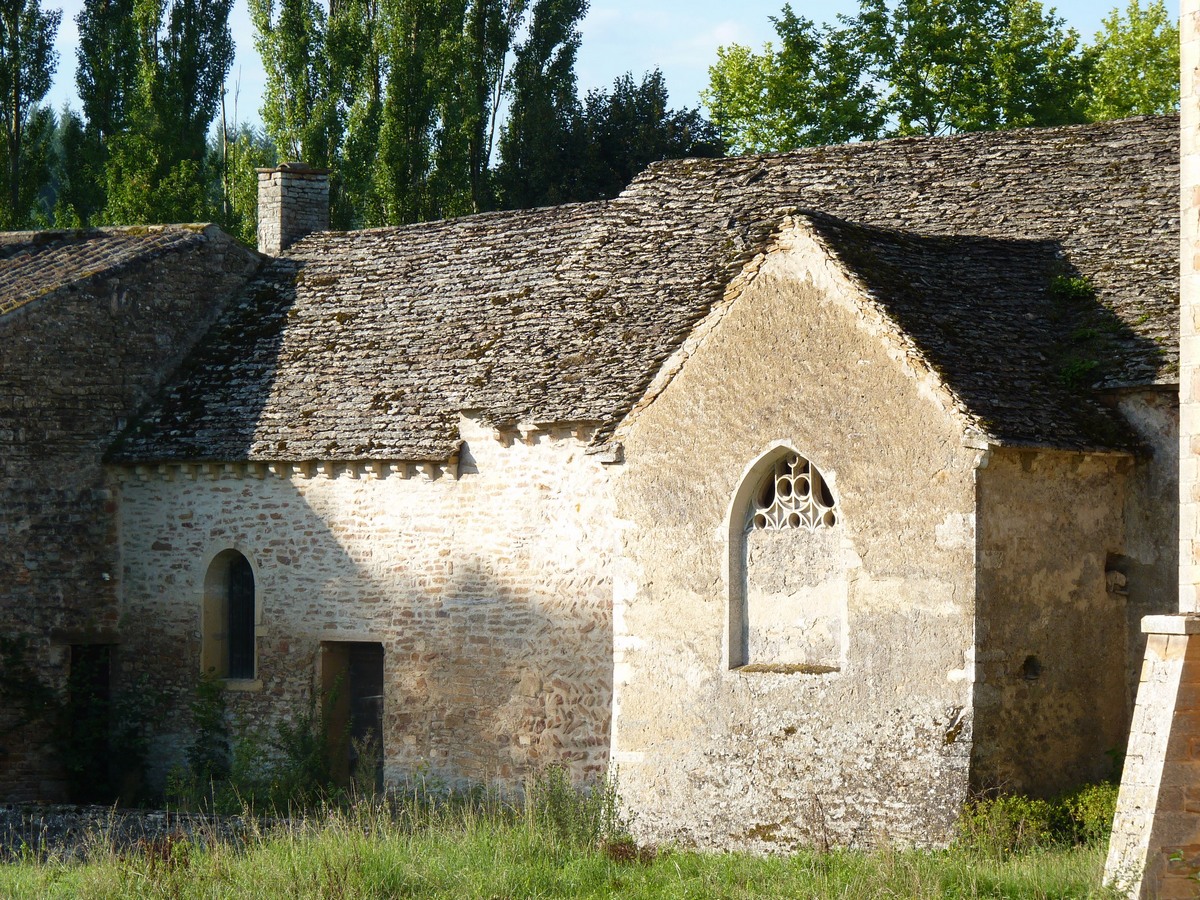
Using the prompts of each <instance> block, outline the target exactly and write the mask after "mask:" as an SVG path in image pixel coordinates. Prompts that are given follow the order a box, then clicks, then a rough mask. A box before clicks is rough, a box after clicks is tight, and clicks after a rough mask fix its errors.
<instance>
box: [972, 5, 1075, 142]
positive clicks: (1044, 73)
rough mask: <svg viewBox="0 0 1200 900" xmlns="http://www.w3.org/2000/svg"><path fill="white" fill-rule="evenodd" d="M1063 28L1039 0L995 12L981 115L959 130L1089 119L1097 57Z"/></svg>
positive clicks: (1061, 123)
mask: <svg viewBox="0 0 1200 900" xmlns="http://www.w3.org/2000/svg"><path fill="white" fill-rule="evenodd" d="M1063 26H1064V22H1063V20H1062V19H1061V18H1059V17H1058V16H1057V15H1056V14H1055V12H1054V10H1053V9H1050V10H1049V11H1046V10H1045V9H1044V8H1043V7H1042V4H1041V3H1039V2H1036V0H1008V2H1007V3H1005V4H1004V5H1003V6H1002V7H1001V8H1000V9H999V10H998V11H997V22H996V26H995V28H994V31H993V35H992V43H991V52H990V54H989V60H988V70H987V71H988V77H987V84H988V90H987V93H986V98H985V101H984V103H983V104H982V115H980V116H979V117H978V118H977V119H975V120H973V121H972V120H969V119H968V120H964V121H963V122H962V124H961V126H960V129H961V130H963V131H967V130H978V129H981V128H1020V127H1025V126H1033V125H1045V126H1048V125H1070V124H1076V123H1079V122H1084V121H1087V113H1086V105H1087V95H1088V81H1089V79H1090V78H1091V72H1092V67H1093V65H1094V63H1095V53H1094V52H1093V51H1092V50H1090V49H1089V48H1086V47H1083V46H1082V45H1081V44H1080V42H1079V35H1078V34H1077V33H1076V32H1075V30H1074V29H1065V30H1064V28H1063Z"/></svg>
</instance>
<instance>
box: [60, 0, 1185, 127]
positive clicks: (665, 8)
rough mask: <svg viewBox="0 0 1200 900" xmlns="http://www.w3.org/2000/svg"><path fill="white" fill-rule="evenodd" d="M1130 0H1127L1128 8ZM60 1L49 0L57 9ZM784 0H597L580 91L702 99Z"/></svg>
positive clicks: (250, 81)
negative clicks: (712, 76) (613, 89)
mask: <svg viewBox="0 0 1200 900" xmlns="http://www.w3.org/2000/svg"><path fill="white" fill-rule="evenodd" d="M60 2H61V8H62V10H63V20H62V25H61V27H60V28H59V33H58V38H57V41H56V44H57V47H58V52H59V64H58V73H57V75H56V77H55V81H54V87H53V88H51V91H50V94H49V95H48V97H47V100H48V102H49V103H50V104H51V105H53V106H54V107H55V108H61V107H62V106H63V104H65V103H70V104H71V105H72V106H74V107H75V108H76V109H78V107H79V99H78V95H77V94H76V93H75V50H76V47H77V46H78V42H79V38H78V33H77V30H76V28H75V17H76V16H77V15H78V14H79V10H80V9H81V8H82V6H83V0H60ZM1127 2H1128V0H1120V4H1121V6H1122V7H1124V5H1125V4H1126V3H1127ZM1117 3H1118V0H1063V2H1060V3H1046V4H1045V5H1046V6H1054V7H1056V8H1057V10H1058V14H1059V15H1060V16H1062V17H1063V18H1064V19H1066V21H1067V24H1068V25H1070V26H1071V27H1073V28H1075V29H1076V30H1077V31H1078V32H1079V33H1080V34H1081V35H1082V36H1083V37H1084V38H1086V39H1088V40H1090V39H1091V38H1092V36H1093V35H1094V34H1095V33H1096V31H1097V30H1099V28H1100V22H1101V19H1103V18H1104V16H1105V15H1107V14H1108V12H1109V11H1110V10H1111V9H1112V8H1113V7H1114V6H1116V5H1117ZM59 5H60V4H58V3H56V2H55V0H42V6H43V8H46V9H53V8H55V7H56V6H59ZM782 7H783V0H736V2H719V0H640V2H639V0H592V4H591V8H590V9H589V11H588V14H587V17H586V18H585V19H584V20H583V23H582V28H581V31H582V35H583V42H582V46H581V47H580V50H579V58H578V61H577V64H576V73H577V74H578V76H579V88H580V94H581V95H583V94H584V93H586V92H587V91H588V90H590V89H592V88H603V87H609V86H610V85H611V84H612V82H613V80H614V79H616V78H617V77H619V76H620V75H622V74H624V73H625V72H632V73H633V74H634V76H635V77H636V78H639V79H640V78H641V76H642V75H643V74H645V73H646V72H648V71H651V70H653V69H655V68H659V69H662V72H663V75H664V76H665V78H666V83H667V88H668V90H669V91H670V95H671V104H672V105H673V106H697V105H699V103H700V91H701V90H703V89H704V87H705V85H706V84H707V83H708V67H709V66H710V65H712V63H713V62H715V61H716V56H717V48H718V47H720V46H722V45H726V44H731V43H739V44H747V45H749V46H751V47H754V48H756V49H757V48H760V47H761V46H762V44H763V42H765V41H769V40H771V39H772V38H773V37H774V34H775V33H774V30H773V28H772V26H771V21H770V17H771V16H773V15H776V14H778V12H779V11H780V9H781V8H782ZM792 9H793V10H794V11H795V12H796V14H797V15H800V16H805V17H807V18H809V19H812V20H814V21H816V22H825V21H830V20H832V19H833V18H834V17H835V16H836V15H837V14H838V13H845V14H851V13H853V12H854V11H855V10H857V9H858V3H857V2H856V0H824V2H813V0H793V2H792ZM1167 9H1168V11H1169V12H1170V13H1171V15H1173V16H1176V17H1178V15H1179V0H1167ZM230 28H231V30H232V32H233V39H234V42H235V44H236V45H237V58H236V60H235V61H234V64H233V68H232V69H231V70H230V72H229V79H228V88H227V93H226V114H227V116H228V118H229V121H230V124H233V123H234V122H251V123H254V124H259V123H261V116H260V114H259V107H260V106H261V104H262V93H263V81H264V76H263V70H262V66H261V64H260V63H259V61H258V54H257V53H255V51H254V30H253V28H252V27H251V25H250V14H249V12H248V10H247V7H246V0H234V9H233V14H232V16H231V18H230Z"/></svg>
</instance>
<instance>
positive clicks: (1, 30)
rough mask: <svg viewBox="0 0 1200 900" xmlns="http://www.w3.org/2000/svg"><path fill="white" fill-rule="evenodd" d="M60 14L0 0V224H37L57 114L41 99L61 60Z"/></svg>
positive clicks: (23, 1)
mask: <svg viewBox="0 0 1200 900" xmlns="http://www.w3.org/2000/svg"><path fill="white" fill-rule="evenodd" d="M61 19H62V13H61V12H59V11H57V10H50V11H43V10H42V8H41V6H40V4H39V3H38V0H3V2H0V97H2V98H3V100H2V101H0V125H3V127H4V145H3V149H4V175H5V179H4V183H5V189H4V202H3V204H0V227H2V228H17V227H23V226H28V225H30V224H32V223H33V216H34V213H33V210H34V205H35V202H36V200H37V194H38V191H39V190H40V189H41V187H42V186H43V185H44V184H45V183H46V182H47V181H48V180H49V147H50V140H51V137H52V135H53V132H54V115H53V114H52V113H51V112H50V111H49V110H47V109H44V108H42V107H39V106H38V104H39V102H40V101H41V100H42V98H43V97H45V96H46V93H47V91H49V90H50V80H51V78H52V77H53V76H54V71H55V68H56V66H57V63H58V55H57V54H56V53H55V52H54V36H55V34H57V32H58V25H59V22H60V20H61Z"/></svg>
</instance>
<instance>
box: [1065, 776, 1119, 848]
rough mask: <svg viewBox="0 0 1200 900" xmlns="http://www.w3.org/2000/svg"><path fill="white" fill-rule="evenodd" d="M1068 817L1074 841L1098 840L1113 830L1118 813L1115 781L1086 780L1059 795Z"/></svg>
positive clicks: (1077, 842)
mask: <svg viewBox="0 0 1200 900" xmlns="http://www.w3.org/2000/svg"><path fill="white" fill-rule="evenodd" d="M1062 804H1063V807H1064V808H1065V809H1066V811H1067V813H1068V815H1069V816H1070V820H1071V830H1072V834H1071V838H1072V841H1073V843H1076V844H1100V843H1104V842H1106V841H1107V840H1108V838H1109V835H1111V834H1112V825H1113V817H1114V816H1115V815H1116V814H1117V785H1116V784H1114V783H1112V782H1103V783H1101V784H1087V785H1084V786H1083V787H1081V788H1079V789H1078V790H1075V791H1072V792H1071V793H1069V794H1066V795H1065V796H1064V797H1063V798H1062Z"/></svg>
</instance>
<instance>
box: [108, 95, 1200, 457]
mask: <svg viewBox="0 0 1200 900" xmlns="http://www.w3.org/2000/svg"><path fill="white" fill-rule="evenodd" d="M1177 144H1178V123H1177V121H1176V120H1175V119H1172V118H1161V119H1135V120H1126V121H1123V122H1114V123H1106V124H1100V125H1091V126H1082V127H1074V128H1062V129H1050V130H1028V131H1016V132H1000V133H989V134H973V135H965V136H959V137H954V138H942V139H928V138H925V139H921V138H912V139H902V140H893V141H882V142H875V143H864V144H854V145H847V146H841V147H832V148H821V149H815V150H805V151H800V152H796V153H791V154H782V155H777V156H768V157H751V158H743V159H728V160H703V161H697V160H684V161H673V162H666V163H660V164H658V165H655V166H652V167H651V168H650V169H648V170H647V171H646V172H645V173H643V174H642V175H641V176H639V177H638V178H637V179H636V180H635V181H634V183H633V184H632V185H631V186H630V187H629V188H628V189H627V190H626V191H625V192H624V193H623V194H622V195H621V196H620V197H619V198H617V199H616V200H613V201H610V202H601V203H591V204H579V205H570V206H562V207H556V208H549V209H539V210H531V211H524V212H512V213H491V214H485V215H479V216H471V217H467V218H463V219H457V220H450V221H444V222H434V223H429V224H423V225H415V226H409V227H404V228H389V229H379V230H369V231H361V232H353V233H323V234H317V235H312V236H310V237H308V238H306V239H305V240H303V241H301V242H300V243H299V244H297V245H296V246H295V247H294V248H293V249H292V251H290V252H289V254H288V255H287V256H286V257H284V258H281V259H279V260H277V261H276V262H275V263H273V264H272V265H271V266H269V267H268V269H267V270H266V271H265V273H264V274H263V275H262V276H261V277H260V278H259V279H258V281H257V282H255V283H254V284H253V285H252V286H251V288H250V289H249V290H247V291H246V292H245V294H244V295H243V296H242V297H241V298H240V299H238V300H237V301H236V302H235V303H234V304H233V305H232V306H231V308H230V310H229V312H228V314H227V315H226V316H225V318H224V319H223V320H222V321H221V322H220V323H218V325H217V327H216V328H214V330H213V331H212V332H211V333H210V335H209V338H208V339H207V340H206V341H205V342H204V343H203V344H202V345H201V347H200V348H199V349H198V351H197V352H196V353H195V354H194V355H193V357H192V358H191V360H190V362H189V364H188V365H187V366H185V369H184V370H183V371H182V372H181V373H180V374H179V376H178V377H177V378H176V379H175V381H174V383H173V384H172V385H171V386H170V387H169V389H168V390H167V392H166V393H165V395H164V396H163V397H162V398H161V399H160V402H159V403H158V404H157V405H156V406H155V407H154V408H152V409H151V410H150V411H149V413H148V414H147V415H146V416H145V417H144V418H143V419H142V421H141V422H140V423H138V425H137V426H136V427H135V428H134V429H132V430H131V431H130V432H129V433H128V434H127V435H126V436H125V438H124V440H123V441H122V443H121V444H120V445H119V446H118V447H117V448H115V450H114V452H113V458H114V459H116V460H126V461H132V460H146V461H154V460H229V461H236V460H273V459H278V460H311V459H334V460H336V459H354V458H357V459H364V458H368V459H370V458H373V459H412V460H420V459H444V458H446V457H448V456H449V455H451V454H452V453H453V451H454V449H455V447H456V445H457V442H458V428H457V422H458V416H459V414H460V412H464V411H467V412H472V413H473V414H477V415H479V416H481V417H482V418H483V419H485V420H487V421H490V422H493V423H495V424H497V425H504V424H513V423H517V422H522V421H527V422H533V423H549V422H592V423H596V424H597V425H598V426H599V433H598V436H597V438H596V440H597V442H599V443H602V442H603V441H605V440H606V439H607V438H608V437H609V436H610V435H611V433H612V431H613V429H614V428H615V426H616V425H617V424H618V423H619V421H620V420H621V418H622V417H623V416H624V415H625V414H626V413H628V411H629V410H630V409H631V408H632V407H633V406H634V404H635V403H636V402H637V401H638V400H639V398H641V397H642V395H643V394H644V393H645V391H646V389H647V386H648V385H649V384H650V382H651V380H652V379H653V377H654V375H655V373H656V372H657V371H658V370H659V368H660V367H661V365H662V364H663V362H664V361H665V360H666V359H667V358H668V357H669V356H670V355H671V354H672V353H673V352H674V351H675V350H676V349H677V348H678V347H679V346H680V344H681V343H682V342H683V341H684V340H685V338H686V337H687V336H688V335H689V333H690V332H691V331H692V329H693V328H694V327H695V325H696V324H697V323H698V322H699V321H700V320H701V319H702V318H703V317H704V316H705V315H706V314H707V313H708V311H709V310H710V309H711V308H712V306H713V304H715V303H717V302H719V301H720V300H721V299H722V298H723V296H724V293H725V290H726V288H727V286H728V285H729V284H730V282H731V281H733V279H734V278H735V276H737V275H738V273H739V272H741V271H742V269H743V267H744V266H745V265H746V264H747V263H748V262H750V261H751V260H752V259H754V258H755V256H756V255H757V254H760V253H761V252H763V251H764V250H766V249H767V248H768V247H770V245H771V241H772V236H773V235H774V234H775V233H776V231H777V229H778V228H779V227H780V223H781V222H782V221H783V220H784V219H785V218H786V217H787V216H789V215H798V216H799V217H801V218H803V219H804V220H805V221H807V222H809V223H810V224H811V225H812V227H813V228H815V229H816V230H817V232H818V233H819V234H820V235H821V236H822V238H823V240H824V241H825V242H826V244H827V245H828V246H829V247H830V249H831V251H832V252H833V253H834V254H835V255H836V256H837V257H838V258H839V259H840V260H841V261H842V263H843V264H845V266H846V267H847V268H848V269H849V270H850V271H851V272H852V273H854V274H855V276H856V277H857V279H858V281H859V283H860V284H861V285H862V286H863V289H864V291H866V292H867V294H868V295H869V297H870V298H871V300H872V302H875V303H877V304H879V305H880V306H881V307H882V308H883V309H885V310H886V312H887V314H888V315H889V316H890V318H891V320H892V321H894V322H895V323H896V324H897V326H898V327H899V328H901V329H903V331H904V332H905V334H906V339H907V340H909V341H910V342H911V344H912V346H913V348H914V351H913V352H915V353H917V354H919V355H921V356H922V357H923V359H924V361H925V362H926V363H927V364H928V365H929V366H930V367H931V368H932V369H934V370H935V371H937V372H938V373H939V374H940V375H941V377H942V378H943V380H944V381H945V383H946V384H947V386H948V387H949V388H950V390H951V392H952V393H953V394H954V396H955V398H956V400H957V401H958V403H959V406H960V411H961V412H962V414H963V416H965V417H966V418H967V419H968V420H969V422H970V424H971V425H972V426H973V427H975V428H976V429H978V430H979V431H980V432H981V433H982V434H983V435H984V436H985V437H987V438H989V439H991V440H994V441H997V442H1000V443H1008V444H1020V445H1033V446H1059V447H1074V448H1081V449H1086V448H1105V447H1123V446H1128V445H1129V443H1130V442H1131V437H1130V436H1129V435H1128V433H1127V432H1126V431H1125V430H1124V429H1123V427H1122V426H1121V425H1120V423H1119V421H1118V420H1117V419H1116V418H1115V417H1114V416H1112V415H1111V414H1110V413H1108V412H1107V411H1106V410H1104V409H1103V408H1101V407H1100V406H1099V405H1097V404H1096V402H1095V400H1094V399H1093V392H1092V390H1091V386H1092V385H1093V384H1094V383H1095V384H1098V385H1099V386H1102V387H1104V386H1108V387H1117V386H1123V385H1147V384H1155V383H1169V382H1171V381H1173V380H1174V379H1175V377H1176V376H1175V369H1176V366H1177V344H1178V338H1177V333H1176V327H1177V325H1176V314H1177V312H1176V310H1177V299H1176V298H1177V294H1178V275H1177V253H1178V250H1177V248H1178V213H1177V205H1178V204H1177V187H1176V185H1177V183H1178V181H1177V178H1178V152H1177ZM1080 277H1082V278H1084V279H1086V282H1081V281H1078V280H1075V281H1072V280H1071V279H1078V278H1080ZM1081 285H1082V287H1081ZM1089 285H1090V286H1089Z"/></svg>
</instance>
